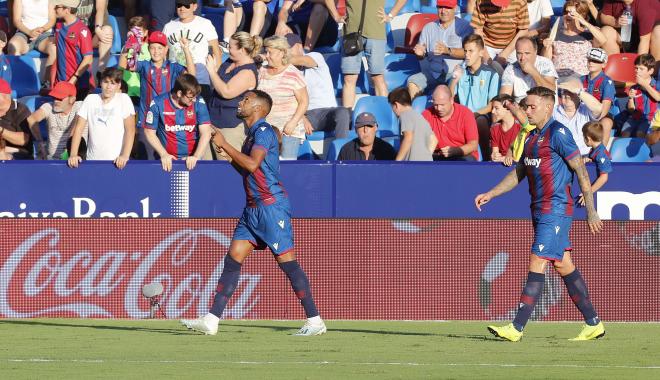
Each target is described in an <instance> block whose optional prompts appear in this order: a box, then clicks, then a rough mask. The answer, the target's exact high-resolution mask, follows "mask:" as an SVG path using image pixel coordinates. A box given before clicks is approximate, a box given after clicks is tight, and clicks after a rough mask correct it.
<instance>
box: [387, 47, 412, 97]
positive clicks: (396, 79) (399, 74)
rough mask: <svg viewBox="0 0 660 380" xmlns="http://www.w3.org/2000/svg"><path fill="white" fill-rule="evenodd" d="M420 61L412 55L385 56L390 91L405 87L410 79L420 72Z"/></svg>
mask: <svg viewBox="0 0 660 380" xmlns="http://www.w3.org/2000/svg"><path fill="white" fill-rule="evenodd" d="M420 70H421V69H420V67H419V60H418V59H417V57H416V56H414V55H412V54H388V55H386V56H385V83H386V84H387V89H388V91H392V90H394V89H395V88H397V87H401V86H405V85H406V81H407V80H408V77H410V76H411V75H413V74H417V73H419V72H420Z"/></svg>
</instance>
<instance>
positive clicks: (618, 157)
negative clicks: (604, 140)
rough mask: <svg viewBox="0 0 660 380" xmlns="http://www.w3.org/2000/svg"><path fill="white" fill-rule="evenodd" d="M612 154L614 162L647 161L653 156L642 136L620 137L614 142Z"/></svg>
mask: <svg viewBox="0 0 660 380" xmlns="http://www.w3.org/2000/svg"><path fill="white" fill-rule="evenodd" d="M610 155H611V156H612V161H613V162H646V161H648V160H649V159H650V157H651V150H650V149H649V146H648V145H646V141H645V140H644V139H642V138H636V137H618V138H615V139H614V141H613V142H612V149H610Z"/></svg>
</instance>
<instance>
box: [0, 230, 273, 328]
mask: <svg viewBox="0 0 660 380" xmlns="http://www.w3.org/2000/svg"><path fill="white" fill-rule="evenodd" d="M106 236H107V235H106ZM77 240H78V239H69V238H63V237H62V233H61V232H60V231H59V230H58V229H55V228H47V229H43V230H40V231H38V232H36V233H34V234H33V235H31V236H29V237H28V238H26V239H25V240H24V241H22V242H21V243H20V244H19V245H18V246H17V247H16V248H15V249H14V250H13V252H11V254H9V256H8V257H7V260H6V261H5V262H4V265H3V266H2V269H1V270H0V315H1V316H3V317H7V318H27V317H38V316H48V315H63V314H64V315H69V314H70V315H71V316H79V317H114V318H146V317H148V316H149V304H148V302H147V301H146V300H145V299H144V298H143V297H142V295H141V292H140V290H141V288H142V286H143V285H144V284H146V283H149V282H152V281H158V282H160V283H162V284H163V286H164V292H163V296H162V298H161V304H162V305H163V308H164V312H165V315H166V316H167V317H168V318H177V317H181V316H184V315H187V316H191V315H193V316H196V315H201V314H204V313H206V312H207V311H208V309H209V308H210V302H211V300H212V297H213V295H214V292H215V288H216V283H217V280H218V278H219V277H220V274H221V272H222V268H223V257H224V252H226V250H227V247H228V246H229V243H230V241H231V240H230V239H229V238H228V237H227V236H226V235H225V234H223V233H221V232H219V231H216V230H213V229H181V230H178V231H176V232H173V233H171V234H170V235H168V236H166V237H165V238H164V239H163V240H162V241H160V242H158V243H157V244H155V245H154V246H153V247H152V248H151V249H149V250H145V251H144V252H139V251H131V252H127V251H123V250H122V249H107V248H104V251H103V252H98V253H97V252H94V251H93V249H94V247H95V243H98V241H96V242H95V241H94V237H93V236H91V237H90V239H86V240H84V241H87V242H89V244H90V247H89V248H87V247H85V248H79V247H76V245H77V244H79V241H77ZM113 243H114V244H116V245H117V246H118V247H126V244H122V239H121V236H118V237H117V240H116V241H115V242H113ZM72 246H73V247H72ZM97 249H98V248H97ZM124 249H125V248H124ZM209 251H210V252H213V254H210V253H209ZM210 269H211V270H210ZM209 270H210V271H209ZM260 280H261V276H260V275H255V274H249V273H246V274H242V275H241V278H240V282H239V287H238V288H237V291H236V293H235V294H234V297H233V298H232V301H233V302H232V304H231V305H230V307H228V308H227V309H226V311H225V314H224V316H225V317H229V318H242V317H244V316H245V315H246V314H248V313H250V311H252V310H253V309H254V307H255V306H256V305H257V303H258V301H259V296H258V295H256V293H255V290H256V287H257V285H258V284H259V281H260Z"/></svg>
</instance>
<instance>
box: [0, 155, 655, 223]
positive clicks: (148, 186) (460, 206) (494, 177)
mask: <svg viewBox="0 0 660 380" xmlns="http://www.w3.org/2000/svg"><path fill="white" fill-rule="evenodd" d="M509 170H512V169H511V168H505V167H503V166H501V165H497V164H493V163H453V162H451V163H441V164H439V163H398V162H387V163H383V162H364V163H341V162H338V163H332V162H319V161H316V162H301V161H295V162H283V163H282V182H283V184H284V186H285V188H286V190H287V192H288V194H289V197H290V200H291V204H292V208H293V214H294V217H297V218H329V217H341V218H461V219H464V218H467V219H473V218H483V219H503V218H507V219H520V218H528V217H529V195H528V192H527V191H528V190H527V183H526V182H523V183H521V184H520V185H519V186H518V187H517V188H516V189H514V190H513V191H511V192H510V193H507V194H505V195H503V196H502V197H500V198H497V199H495V200H494V201H492V202H490V203H489V204H488V205H486V207H485V208H484V209H483V211H482V212H478V211H477V210H476V209H475V207H474V204H473V200H474V197H475V196H476V194H478V193H480V192H485V191H487V190H488V189H490V188H491V187H492V186H494V185H495V184H496V183H497V182H498V181H500V180H501V179H502V178H503V177H504V176H505V175H506V174H507V172H508V171H509ZM589 170H590V174H591V176H592V178H593V175H594V171H593V167H592V165H589ZM659 174H660V164H655V163H643V164H615V165H614V172H613V173H612V174H611V175H610V179H609V181H608V183H607V184H606V185H605V187H604V188H603V189H602V190H601V191H599V192H598V193H597V195H596V206H597V209H598V212H599V214H600V215H601V217H603V218H604V219H618V220H628V219H638V220H642V219H645V220H660V175H659ZM0 178H2V185H1V186H0V217H78V218H84V217H92V218H99V217H138V218H152V217H158V218H188V217H189V218H220V217H237V216H239V215H240V212H241V210H242V208H243V206H244V204H245V195H244V192H243V186H242V180H241V177H240V176H239V175H238V174H237V173H236V172H235V171H234V169H233V168H232V167H231V166H230V165H229V164H227V163H224V162H200V163H199V164H198V165H197V167H196V168H195V169H194V170H192V171H187V170H186V169H185V165H184V164H183V163H181V162H178V163H176V164H174V167H173V171H172V172H170V173H166V172H164V171H163V170H162V169H161V167H160V163H159V162H153V161H151V162H144V161H143V162H140V161H131V162H130V163H129V164H128V165H127V166H126V168H125V169H124V170H118V169H116V168H115V167H114V166H113V165H112V163H110V162H91V161H90V162H84V163H83V164H81V166H80V168H78V169H70V168H68V167H67V166H66V165H65V164H64V163H63V162H18V161H15V162H4V163H2V164H0ZM573 194H574V195H577V194H579V188H578V186H577V183H575V184H574V188H573ZM584 216H585V215H584V209H579V208H578V209H577V211H576V218H584Z"/></svg>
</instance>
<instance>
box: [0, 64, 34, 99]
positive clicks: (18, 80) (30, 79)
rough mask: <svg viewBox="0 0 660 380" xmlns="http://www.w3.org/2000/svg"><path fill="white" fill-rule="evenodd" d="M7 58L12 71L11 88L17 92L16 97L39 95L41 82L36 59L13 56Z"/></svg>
mask: <svg viewBox="0 0 660 380" xmlns="http://www.w3.org/2000/svg"><path fill="white" fill-rule="evenodd" d="M7 58H8V59H9V64H10V65H11V70H12V78H11V88H12V89H13V90H14V91H16V97H17V98H22V97H24V96H29V95H37V94H38V93H39V89H40V88H41V82H40V80H39V74H38V73H37V67H36V65H35V64H34V59H32V57H30V56H12V55H8V56H7Z"/></svg>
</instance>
